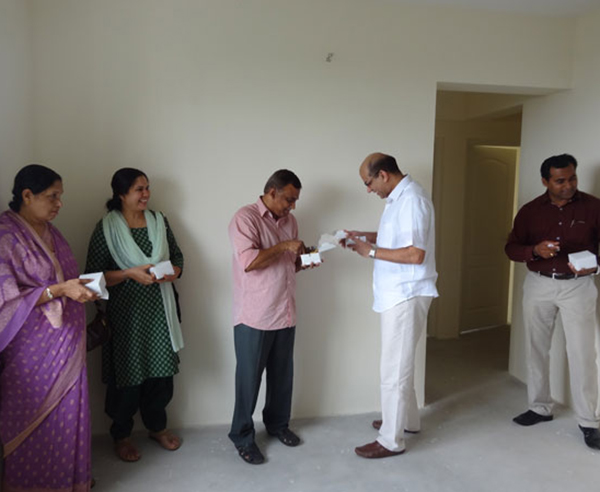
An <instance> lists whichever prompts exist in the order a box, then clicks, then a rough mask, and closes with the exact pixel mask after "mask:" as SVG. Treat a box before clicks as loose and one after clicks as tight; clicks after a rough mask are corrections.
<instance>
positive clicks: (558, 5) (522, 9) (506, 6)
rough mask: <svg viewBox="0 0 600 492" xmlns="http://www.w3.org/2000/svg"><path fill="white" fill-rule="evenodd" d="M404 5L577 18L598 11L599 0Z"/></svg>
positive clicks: (424, 0)
mask: <svg viewBox="0 0 600 492" xmlns="http://www.w3.org/2000/svg"><path fill="white" fill-rule="evenodd" d="M404 1H405V3H418V4H420V5H446V6H455V7H473V8H481V9H487V10H495V11H502V12H515V13H523V14H536V15H552V16H577V15H583V14H588V13H591V12H594V11H596V10H600V0H416V1H415V0H412V1H410V0H409V1H406V0H404Z"/></svg>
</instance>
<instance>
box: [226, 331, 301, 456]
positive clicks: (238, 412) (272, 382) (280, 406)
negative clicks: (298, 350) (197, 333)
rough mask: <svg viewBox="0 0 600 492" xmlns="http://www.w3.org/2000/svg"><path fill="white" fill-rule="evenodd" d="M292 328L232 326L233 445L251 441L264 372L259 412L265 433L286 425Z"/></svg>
mask: <svg viewBox="0 0 600 492" xmlns="http://www.w3.org/2000/svg"><path fill="white" fill-rule="evenodd" d="M295 334H296V327H295V326H292V327H290V328H283V329H281V330H272V331H266V330H257V329H255V328H251V327H249V326H246V325H244V324H239V325H236V326H235V327H234V342H235V356H236V360H237V366H236V371H235V408H234V412H233V421H232V423H231V431H230V432H229V438H230V439H231V440H232V441H233V443H234V444H235V445H236V446H238V447H239V446H246V445H248V444H250V443H252V442H254V436H255V430H254V422H253V420H252V414H253V413H254V409H255V408H256V400H257V398H258V392H259V390H260V382H261V378H262V374H263V372H264V371H265V370H266V371H267V392H266V398H265V406H264V409H263V412H262V416H263V422H264V424H265V427H266V428H267V432H268V433H269V434H276V433H277V432H278V431H280V430H282V429H284V428H287V426H288V424H289V421H290V414H291V408H292V387H293V379H294V339H295Z"/></svg>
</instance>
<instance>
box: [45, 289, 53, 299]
mask: <svg viewBox="0 0 600 492" xmlns="http://www.w3.org/2000/svg"><path fill="white" fill-rule="evenodd" d="M46 297H47V298H48V299H50V300H52V299H54V294H52V291H51V290H50V287H46Z"/></svg>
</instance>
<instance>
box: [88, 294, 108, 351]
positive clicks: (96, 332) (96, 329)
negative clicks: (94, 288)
mask: <svg viewBox="0 0 600 492" xmlns="http://www.w3.org/2000/svg"><path fill="white" fill-rule="evenodd" d="M94 304H95V305H96V316H95V317H94V319H93V320H92V321H91V323H88V325H87V338H86V348H87V351H88V352H89V351H90V350H94V349H95V348H96V347H99V346H100V345H102V344H104V343H106V342H108V341H109V340H110V335H111V330H110V325H109V324H108V317H107V316H106V311H105V310H104V309H103V308H102V304H100V302H99V301H95V302H94Z"/></svg>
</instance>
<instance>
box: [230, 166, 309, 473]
mask: <svg viewBox="0 0 600 492" xmlns="http://www.w3.org/2000/svg"><path fill="white" fill-rule="evenodd" d="M301 187H302V185H301V183H300V180H299V179H298V177H297V176H296V175H295V174H294V173H293V172H291V171H288V170H286V169H281V170H279V171H276V172H275V173H274V174H273V175H272V176H271V177H270V178H269V179H268V181H267V183H266V185H265V188H264V194H263V195H262V196H261V197H259V199H258V200H257V201H256V203H253V204H251V205H247V206H245V207H242V208H241V209H240V210H238V211H237V212H236V214H235V215H234V216H233V219H232V220H231V223H230V224H229V238H230V240H231V245H232V248H233V306H234V307H233V318H234V319H233V324H234V340H235V355H236V360H237V367H236V374H235V409H234V414H233V421H232V424H231V431H230V432H229V438H230V439H231V440H232V441H233V443H234V444H235V447H236V448H237V450H238V453H239V455H240V456H241V458H242V459H243V460H244V461H246V462H247V463H250V464H260V463H263V462H264V456H263V454H262V453H261V451H260V449H259V448H258V446H257V445H256V443H255V440H254V435H255V431H254V422H253V420H252V414H253V413H254V409H255V407H256V400H257V398H258V392H259V389H260V382H261V377H262V373H263V371H264V370H265V369H266V371H267V393H266V401H265V406H264V409H263V422H264V424H265V427H266V429H267V432H268V433H269V434H270V435H272V436H276V437H277V438H278V439H279V440H280V441H281V442H282V443H283V444H285V445H287V446H297V445H298V444H300V438H299V437H298V436H297V435H296V434H294V433H293V432H292V431H291V430H290V429H289V427H288V425H289V421H290V412H291V404H292V385H293V372H294V360H293V352H294V336H295V332H296V298H295V297H296V272H297V271H298V270H300V269H301V267H300V254H302V253H304V250H305V247H304V243H303V242H302V241H300V240H299V239H298V224H297V223H296V219H295V218H294V216H293V215H291V213H290V212H291V211H292V210H294V209H295V208H296V201H297V200H298V198H299V197H300V189H301Z"/></svg>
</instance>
